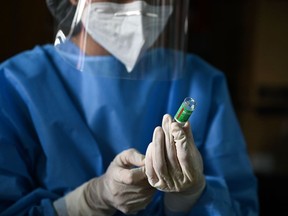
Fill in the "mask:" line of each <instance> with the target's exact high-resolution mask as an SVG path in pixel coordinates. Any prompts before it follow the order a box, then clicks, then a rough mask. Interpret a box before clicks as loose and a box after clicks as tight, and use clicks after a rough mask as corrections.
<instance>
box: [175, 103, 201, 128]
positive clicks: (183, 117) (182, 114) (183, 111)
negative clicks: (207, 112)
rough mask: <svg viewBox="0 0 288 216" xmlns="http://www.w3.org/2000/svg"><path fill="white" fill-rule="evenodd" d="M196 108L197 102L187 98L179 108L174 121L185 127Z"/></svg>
mask: <svg viewBox="0 0 288 216" xmlns="http://www.w3.org/2000/svg"><path fill="white" fill-rule="evenodd" d="M195 107H196V101H195V100H194V99H193V98H191V97H187V98H185V99H184V101H183V103H182V104H181V106H180V107H179V109H178V111H177V113H176V115H175V116H174V120H175V121H176V122H178V123H179V124H180V125H181V126H184V125H185V123H186V122H187V121H188V119H189V117H190V116H191V114H192V113H193V111H194V110H195Z"/></svg>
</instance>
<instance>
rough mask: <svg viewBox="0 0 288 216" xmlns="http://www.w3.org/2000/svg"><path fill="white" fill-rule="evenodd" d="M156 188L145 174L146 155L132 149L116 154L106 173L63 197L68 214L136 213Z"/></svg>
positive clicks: (145, 203) (147, 201)
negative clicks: (118, 211)
mask: <svg viewBox="0 0 288 216" xmlns="http://www.w3.org/2000/svg"><path fill="white" fill-rule="evenodd" d="M136 166H137V167H138V168H135V167H136ZM155 191H156V190H155V189H154V188H153V187H151V186H150V185H149V183H148V181H147V177H146V175H145V171H144V155H142V154H140V153H139V152H137V151H136V150H135V149H129V150H126V151H123V152H121V153H120V154H118V155H117V156H116V157H115V159H114V160H113V161H112V162H111V164H110V165H109V167H108V169H107V171H106V173H105V174H104V175H102V176H100V177H98V178H93V179H92V180H90V181H88V182H86V183H84V184H83V185H81V186H80V187H78V188H77V189H75V190H74V191H72V192H70V193H69V194H67V195H66V196H65V197H64V200H65V203H66V210H67V212H68V215H85V216H88V215H97V216H98V215H99V216H101V215H112V214H114V213H115V211H116V210H117V209H118V210H120V211H121V212H123V213H125V214H128V213H129V214H134V213H137V212H138V211H139V210H142V209H144V208H145V207H146V206H147V205H148V204H149V202H150V201H151V199H152V197H153V194H154V192H155ZM56 202H57V201H56ZM54 206H57V205H54ZM56 211H57V208H56ZM58 213H59V212H58ZM60 215H61V214H60Z"/></svg>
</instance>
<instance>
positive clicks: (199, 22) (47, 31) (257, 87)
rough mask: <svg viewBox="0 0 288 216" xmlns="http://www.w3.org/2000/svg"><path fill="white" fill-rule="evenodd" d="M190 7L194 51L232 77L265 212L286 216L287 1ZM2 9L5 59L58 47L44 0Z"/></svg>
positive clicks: (224, 1) (226, 0)
mask: <svg viewBox="0 0 288 216" xmlns="http://www.w3.org/2000/svg"><path fill="white" fill-rule="evenodd" d="M190 3H191V6H190V10H191V16H190V32H189V51H191V52H194V53H196V54H198V55H200V56H201V57H203V58H204V59H206V60H207V61H208V62H210V63H211V64H213V65H214V66H216V67H218V68H219V69H220V70H222V71H223V72H224V73H225V74H226V76H227V80H228V85H229V89H230V92H231V96H232V100H233V103H234V107H235V109H236V112H237V115H238V117H239V120H240V123H241V126H242V128H243V132H244V135H245V137H246V140H247V145H248V152H249V155H250V158H251V162H252V164H253V167H254V170H255V173H256V175H257V177H258V181H259V199H260V207H261V215H276V214H275V212H278V213H277V215H285V213H286V211H285V210H286V208H285V207H286V205H288V201H287V200H288V199H287V194H288V186H287V184H288V53H287V50H288V42H287V41H288V0H251V1H245V0H243V1H240V0H239V1H237V0H234V1H231V0H218V1H215V0H214V1H212V0H190ZM0 12H1V18H2V19H1V27H2V29H1V32H0V39H1V42H2V44H1V46H2V47H1V52H0V61H1V62H2V61H4V60H5V59H8V58H9V57H11V56H13V55H15V54H17V53H19V52H21V51H24V50H27V49H31V48H33V47H34V46H35V45H39V44H40V45H41V44H45V43H53V41H54V31H53V26H54V23H53V19H52V17H51V16H50V14H49V12H48V9H47V7H46V4H45V1H44V0H40V1H39V0H30V1H29V2H27V1H25V0H17V1H3V2H2V4H1V9H0ZM279 212H280V214H279ZM282 212H283V213H282Z"/></svg>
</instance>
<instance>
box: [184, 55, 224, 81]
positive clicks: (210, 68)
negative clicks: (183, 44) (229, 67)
mask: <svg viewBox="0 0 288 216" xmlns="http://www.w3.org/2000/svg"><path fill="white" fill-rule="evenodd" d="M186 63H187V70H188V71H191V72H193V73H194V74H198V75H201V76H206V77H224V73H223V71H221V70H219V69H218V68H217V67H215V66H214V65H212V64H211V63H209V62H208V61H207V60H206V59H205V58H203V57H201V56H200V55H198V54H195V53H188V54H187V62H186Z"/></svg>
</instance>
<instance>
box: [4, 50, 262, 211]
mask: <svg viewBox="0 0 288 216" xmlns="http://www.w3.org/2000/svg"><path fill="white" fill-rule="evenodd" d="M161 53H162V54H161V55H157V56H159V59H155V61H154V63H153V64H151V65H150V71H149V72H151V74H160V73H165V72H167V71H168V70H169V67H168V66H167V65H169V64H167V62H168V61H169V57H167V58H166V56H165V55H166V54H167V53H169V52H163V51H161ZM116 61H117V60H115V59H114V58H113V57H105V61H101V58H100V59H99V61H98V65H97V64H95V67H97V68H98V70H101V68H102V69H105V70H111V71H113V70H121V68H122V69H123V70H124V67H120V66H119V67H117V65H119V64H118V63H117V62H116ZM186 61H187V64H186V68H185V73H184V77H182V78H181V79H177V80H170V81H164V80H162V81H161V80H157V79H155V80H154V79H147V80H128V79H111V78H109V77H99V76H95V75H93V74H92V73H80V72H78V71H76V69H74V68H73V67H71V66H70V65H69V64H67V63H65V62H64V61H63V59H61V57H60V55H59V53H58V52H57V51H56V50H55V48H54V47H53V46H52V45H45V46H37V47H35V48H34V49H33V50H31V51H27V52H24V53H21V54H19V55H17V56H15V57H13V58H11V59H9V60H7V61H5V62H3V63H2V64H1V65H0V183H1V186H0V214H1V215H55V211H54V209H53V205H52V203H53V201H55V200H56V199H58V198H60V197H63V196H64V195H65V194H67V193H68V192H70V191H72V190H73V189H75V188H76V187H78V186H80V185H81V184H82V183H84V182H86V181H88V180H90V179H91V178H94V177H96V176H100V175H102V174H103V173H104V172H105V170H106V169H107V167H108V166H109V163H110V162H111V161H112V160H113V158H114V157H115V156H116V155H117V154H118V153H120V152H121V151H123V150H125V149H128V148H135V149H137V150H138V151H140V152H141V153H142V154H145V151H146V148H147V146H148V144H149V143H150V142H151V140H152V134H153V130H154V128H155V127H156V126H159V125H161V121H162V117H163V115H164V114H165V113H169V114H171V115H172V116H173V115H174V114H175V113H176V111H177V109H178V107H179V105H180V104H181V103H182V101H183V99H184V98H185V97H187V96H190V97H193V98H194V99H195V100H196V101H197V104H198V106H197V108H196V110H195V111H194V113H193V114H192V116H191V118H190V122H191V125H192V130H193V135H194V139H195V143H196V145H197V147H198V148H199V151H200V153H201V154H202V157H203V162H204V172H205V175H206V181H207V186H206V188H205V191H204V192H203V194H202V196H201V197H200V199H199V200H198V202H197V203H196V205H195V206H194V207H193V209H191V212H189V213H187V214H186V215H202V216H205V215H213V216H216V215H221V216H223V215H229V216H231V215H258V200H257V179H256V178H255V176H254V173H253V170H252V168H251V164H250V161H249V158H248V154H247V150H246V146H245V145H246V144H245V140H244V138H243V135H242V132H241V129H240V127H239V123H238V121H237V119H236V115H235V113H234V110H233V107H232V104H231V100H230V96H229V93H228V89H227V84H226V80H225V77H224V75H223V74H222V73H221V72H220V71H218V70H217V69H215V68H214V67H212V66H211V65H209V64H208V63H206V62H205V61H204V60H202V59H201V58H199V57H198V56H196V55H192V54H191V55H188V56H187V57H186ZM109 67H110V68H109ZM118 72H119V71H118ZM120 72H121V71H120ZM135 72H137V69H136V70H135V71H134V72H133V73H135ZM155 76H157V75H155ZM164 212H165V211H164V208H163V193H161V192H159V193H157V195H156V196H155V198H154V200H153V202H151V204H150V205H149V206H148V207H147V209H145V210H143V211H141V212H139V213H138V215H147V216H148V215H149V216H151V215H165V213H164ZM116 215H122V213H121V212H117V213H116Z"/></svg>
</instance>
